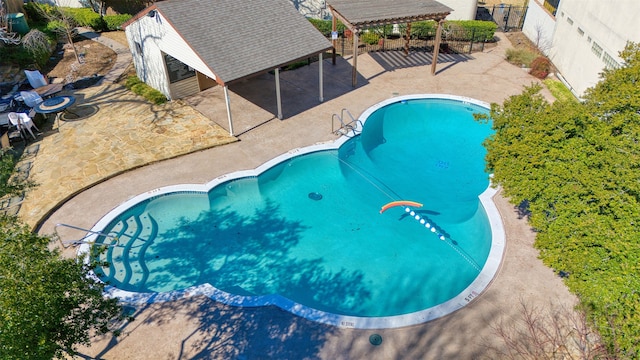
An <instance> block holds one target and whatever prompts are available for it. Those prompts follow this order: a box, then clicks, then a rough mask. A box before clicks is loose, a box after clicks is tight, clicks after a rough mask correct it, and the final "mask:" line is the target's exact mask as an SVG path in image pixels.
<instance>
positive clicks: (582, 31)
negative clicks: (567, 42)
mask: <svg viewBox="0 0 640 360" xmlns="http://www.w3.org/2000/svg"><path fill="white" fill-rule="evenodd" d="M578 35H580V36H582V35H584V30H582V29H580V28H578Z"/></svg>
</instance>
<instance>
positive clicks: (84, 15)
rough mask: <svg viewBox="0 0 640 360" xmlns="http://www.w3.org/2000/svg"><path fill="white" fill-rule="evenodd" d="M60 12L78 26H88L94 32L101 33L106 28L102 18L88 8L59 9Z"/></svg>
mask: <svg viewBox="0 0 640 360" xmlns="http://www.w3.org/2000/svg"><path fill="white" fill-rule="evenodd" d="M61 10H62V11H63V12H64V14H65V15H66V16H68V17H70V18H71V19H73V21H74V22H75V23H76V24H78V26H88V27H90V28H92V29H93V30H96V31H102V30H104V29H105V28H106V25H105V23H104V21H103V20H102V17H100V15H99V14H97V13H96V12H94V11H93V10H91V9H89V8H61Z"/></svg>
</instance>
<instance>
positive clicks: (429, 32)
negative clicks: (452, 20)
mask: <svg viewBox="0 0 640 360" xmlns="http://www.w3.org/2000/svg"><path fill="white" fill-rule="evenodd" d="M436 27H437V25H436V22H435V21H432V20H429V21H418V22H414V23H412V24H411V36H412V37H417V38H418V39H428V38H430V37H433V36H435V34H436Z"/></svg>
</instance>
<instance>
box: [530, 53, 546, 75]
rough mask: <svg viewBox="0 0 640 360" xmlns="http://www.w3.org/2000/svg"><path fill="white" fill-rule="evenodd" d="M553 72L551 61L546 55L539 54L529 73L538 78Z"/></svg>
mask: <svg viewBox="0 0 640 360" xmlns="http://www.w3.org/2000/svg"><path fill="white" fill-rule="evenodd" d="M550 72H551V61H549V59H547V58H546V57H544V56H538V57H537V58H535V59H534V60H533V61H532V62H531V70H529V74H531V75H533V76H535V77H537V78H538V79H545V78H546V77H547V75H549V73H550Z"/></svg>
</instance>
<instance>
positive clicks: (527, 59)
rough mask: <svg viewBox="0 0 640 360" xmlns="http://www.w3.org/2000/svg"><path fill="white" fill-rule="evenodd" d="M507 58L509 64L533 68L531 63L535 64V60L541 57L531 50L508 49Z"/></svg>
mask: <svg viewBox="0 0 640 360" xmlns="http://www.w3.org/2000/svg"><path fill="white" fill-rule="evenodd" d="M506 56H507V61H508V62H509V63H511V64H514V65H518V66H524V67H527V68H528V67H531V62H533V59H535V58H536V57H538V56H539V55H538V54H537V53H536V52H533V51H531V50H525V49H507V52H506Z"/></svg>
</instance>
